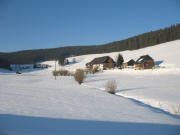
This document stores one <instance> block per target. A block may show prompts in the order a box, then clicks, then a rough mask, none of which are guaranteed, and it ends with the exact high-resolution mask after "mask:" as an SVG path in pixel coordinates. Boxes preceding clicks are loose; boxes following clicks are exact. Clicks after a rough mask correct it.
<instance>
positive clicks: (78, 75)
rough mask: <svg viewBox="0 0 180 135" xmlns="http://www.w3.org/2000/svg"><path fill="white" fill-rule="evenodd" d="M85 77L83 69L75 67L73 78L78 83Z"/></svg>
mask: <svg viewBox="0 0 180 135" xmlns="http://www.w3.org/2000/svg"><path fill="white" fill-rule="evenodd" d="M84 78H85V74H84V70H83V69H76V72H75V73H74V79H75V80H76V81H77V82H78V83H79V84H81V83H83V80H84Z"/></svg>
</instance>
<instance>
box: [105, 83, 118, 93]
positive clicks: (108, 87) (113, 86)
mask: <svg viewBox="0 0 180 135" xmlns="http://www.w3.org/2000/svg"><path fill="white" fill-rule="evenodd" d="M116 88H117V83H116V81H115V80H109V81H107V82H106V84H105V90H106V91H107V92H109V93H111V94H115V93H116Z"/></svg>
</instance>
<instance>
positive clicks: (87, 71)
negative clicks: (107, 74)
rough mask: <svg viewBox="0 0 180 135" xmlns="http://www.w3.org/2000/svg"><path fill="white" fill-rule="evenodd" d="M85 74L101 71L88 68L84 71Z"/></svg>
mask: <svg viewBox="0 0 180 135" xmlns="http://www.w3.org/2000/svg"><path fill="white" fill-rule="evenodd" d="M84 71H85V73H86V74H95V73H98V72H100V71H101V70H99V68H98V67H94V68H93V67H88V68H87V69H85V70H84Z"/></svg>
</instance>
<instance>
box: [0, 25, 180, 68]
mask: <svg viewBox="0 0 180 135" xmlns="http://www.w3.org/2000/svg"><path fill="white" fill-rule="evenodd" d="M177 39H180V24H177V25H172V26H171V27H168V28H164V29H160V30H157V31H151V32H148V33H144V34H141V35H138V36H134V37H131V38H128V39H125V40H121V41H116V42H112V43H107V44H104V45H96V46H71V47H60V48H51V49H39V50H26V51H18V52H11V53H0V59H1V60H3V63H4V61H7V62H8V63H13V64H17V63H35V62H37V61H46V60H55V59H59V58H61V57H62V56H69V55H84V54H97V53H109V52H117V51H124V50H136V49H140V48H144V47H148V46H154V45H157V44H160V43H165V42H168V41H173V40H177ZM0 67H1V63H0Z"/></svg>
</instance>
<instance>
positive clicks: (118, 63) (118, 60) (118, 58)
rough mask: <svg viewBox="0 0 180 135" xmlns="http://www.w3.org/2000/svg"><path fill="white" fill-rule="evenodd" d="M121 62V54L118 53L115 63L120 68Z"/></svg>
mask: <svg viewBox="0 0 180 135" xmlns="http://www.w3.org/2000/svg"><path fill="white" fill-rule="evenodd" d="M123 62H124V58H123V56H122V55H121V54H118V56H117V62H116V63H117V67H119V68H121V67H122V64H123Z"/></svg>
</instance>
